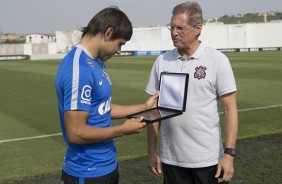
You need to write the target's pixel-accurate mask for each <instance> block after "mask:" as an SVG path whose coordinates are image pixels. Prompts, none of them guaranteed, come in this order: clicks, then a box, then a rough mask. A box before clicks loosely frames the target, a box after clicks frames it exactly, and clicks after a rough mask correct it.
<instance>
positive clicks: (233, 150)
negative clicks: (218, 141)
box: [224, 148, 237, 157]
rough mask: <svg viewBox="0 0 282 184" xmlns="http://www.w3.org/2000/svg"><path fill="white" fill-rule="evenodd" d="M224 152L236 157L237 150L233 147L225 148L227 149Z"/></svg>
mask: <svg viewBox="0 0 282 184" xmlns="http://www.w3.org/2000/svg"><path fill="white" fill-rule="evenodd" d="M224 153H226V154H228V155H231V156H233V157H235V156H236V153H237V151H236V150H235V149H233V148H225V149H224Z"/></svg>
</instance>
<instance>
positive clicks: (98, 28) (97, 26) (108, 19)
mask: <svg viewBox="0 0 282 184" xmlns="http://www.w3.org/2000/svg"><path fill="white" fill-rule="evenodd" d="M110 27H112V28H113V30H114V32H113V35H112V37H111V40H115V39H118V38H122V39H125V40H127V41H128V40H130V39H131V36H132V33H133V31H132V24H131V22H130V20H129V19H128V17H127V16H126V14H125V13H124V12H123V11H121V10H120V9H119V8H118V7H117V6H111V7H108V8H105V9H103V10H101V11H100V12H98V13H97V14H96V15H95V16H94V17H93V18H92V19H91V20H90V22H89V23H88V25H87V27H83V28H82V30H81V31H82V37H84V36H85V35H91V36H96V35H97V34H98V33H105V32H106V31H107V29H108V28H110Z"/></svg>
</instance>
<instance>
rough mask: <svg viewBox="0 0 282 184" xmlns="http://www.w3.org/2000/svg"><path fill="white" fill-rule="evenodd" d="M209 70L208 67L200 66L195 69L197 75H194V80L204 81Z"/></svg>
mask: <svg viewBox="0 0 282 184" xmlns="http://www.w3.org/2000/svg"><path fill="white" fill-rule="evenodd" d="M206 69H207V67H205V66H199V67H196V68H195V70H196V71H195V73H194V78H197V79H199V80H200V79H204V78H205V77H206V72H205V70H206Z"/></svg>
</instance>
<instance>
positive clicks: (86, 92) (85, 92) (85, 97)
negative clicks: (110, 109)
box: [80, 85, 92, 105]
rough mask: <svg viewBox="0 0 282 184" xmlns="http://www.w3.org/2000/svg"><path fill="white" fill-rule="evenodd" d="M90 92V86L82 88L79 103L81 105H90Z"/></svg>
mask: <svg viewBox="0 0 282 184" xmlns="http://www.w3.org/2000/svg"><path fill="white" fill-rule="evenodd" d="M91 91H92V87H91V86H88V85H85V86H84V87H83V88H82V92H81V95H80V97H81V103H83V104H88V105H90V104H91V103H90V101H91Z"/></svg>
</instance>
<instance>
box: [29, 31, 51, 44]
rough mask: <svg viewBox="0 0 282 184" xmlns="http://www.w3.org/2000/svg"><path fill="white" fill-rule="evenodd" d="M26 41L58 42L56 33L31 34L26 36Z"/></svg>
mask: <svg viewBox="0 0 282 184" xmlns="http://www.w3.org/2000/svg"><path fill="white" fill-rule="evenodd" d="M25 38H26V41H25V42H26V43H52V42H56V36H55V35H44V34H36V33H34V34H29V35H26V36H25Z"/></svg>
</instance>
